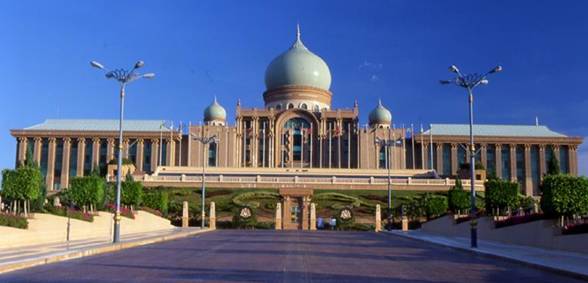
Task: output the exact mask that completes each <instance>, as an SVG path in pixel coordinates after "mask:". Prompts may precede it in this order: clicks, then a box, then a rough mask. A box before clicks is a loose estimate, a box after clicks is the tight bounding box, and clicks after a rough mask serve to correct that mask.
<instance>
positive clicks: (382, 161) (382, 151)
mask: <svg viewBox="0 0 588 283" xmlns="http://www.w3.org/2000/svg"><path fill="white" fill-rule="evenodd" d="M386 151H387V150H386V147H385V146H380V153H379V154H378V161H379V162H378V167H379V168H380V169H387V168H388V166H387V164H386Z"/></svg>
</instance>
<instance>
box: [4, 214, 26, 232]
mask: <svg viewBox="0 0 588 283" xmlns="http://www.w3.org/2000/svg"><path fill="white" fill-rule="evenodd" d="M0 226H8V227H13V228H18V229H27V228H28V227H29V221H28V220H27V219H26V218H25V217H22V216H18V215H13V214H6V213H0Z"/></svg>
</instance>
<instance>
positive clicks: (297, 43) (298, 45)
mask: <svg viewBox="0 0 588 283" xmlns="http://www.w3.org/2000/svg"><path fill="white" fill-rule="evenodd" d="M292 48H302V49H308V48H306V46H304V43H302V33H301V32H300V24H296V41H295V42H294V44H293V45H292Z"/></svg>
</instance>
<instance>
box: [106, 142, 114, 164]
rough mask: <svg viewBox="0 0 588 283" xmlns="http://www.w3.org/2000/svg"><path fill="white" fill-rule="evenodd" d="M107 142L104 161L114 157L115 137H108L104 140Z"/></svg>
mask: <svg viewBox="0 0 588 283" xmlns="http://www.w3.org/2000/svg"><path fill="white" fill-rule="evenodd" d="M106 141H107V142H108V145H107V147H106V159H107V160H106V163H108V162H110V161H111V160H113V159H114V146H115V145H114V142H115V139H114V138H109V139H107V140H106Z"/></svg>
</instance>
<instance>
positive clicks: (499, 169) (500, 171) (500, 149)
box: [494, 144, 502, 178]
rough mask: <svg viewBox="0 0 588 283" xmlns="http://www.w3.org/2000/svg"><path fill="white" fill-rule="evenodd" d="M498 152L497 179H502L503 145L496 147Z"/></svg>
mask: <svg viewBox="0 0 588 283" xmlns="http://www.w3.org/2000/svg"><path fill="white" fill-rule="evenodd" d="M494 146H495V148H496V150H495V152H496V177H498V178H502V145H501V144H496V145H494Z"/></svg>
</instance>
